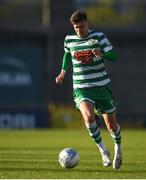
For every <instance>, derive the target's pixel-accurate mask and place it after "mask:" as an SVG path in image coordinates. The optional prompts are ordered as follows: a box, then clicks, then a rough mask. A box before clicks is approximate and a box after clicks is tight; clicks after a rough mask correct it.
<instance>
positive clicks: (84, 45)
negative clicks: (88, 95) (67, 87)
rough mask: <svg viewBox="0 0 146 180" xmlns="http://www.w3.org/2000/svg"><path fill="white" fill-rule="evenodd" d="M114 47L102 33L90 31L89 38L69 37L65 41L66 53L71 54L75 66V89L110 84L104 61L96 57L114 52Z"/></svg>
mask: <svg viewBox="0 0 146 180" xmlns="http://www.w3.org/2000/svg"><path fill="white" fill-rule="evenodd" d="M112 48H113V47H112V45H111V43H110V41H109V40H108V38H107V37H106V36H105V35H104V33H102V32H95V31H89V34H88V36H86V37H85V38H80V37H78V36H77V35H67V36H66V38H65V41H64V50H65V52H69V53H71V57H72V64H73V88H74V89H76V88H89V87H95V86H105V85H107V84H108V83H109V82H110V78H109V77H108V75H107V72H106V69H105V65H104V60H103V59H102V58H101V57H98V56H96V53H95V52H96V51H100V52H101V53H104V52H108V51H110V50H112Z"/></svg>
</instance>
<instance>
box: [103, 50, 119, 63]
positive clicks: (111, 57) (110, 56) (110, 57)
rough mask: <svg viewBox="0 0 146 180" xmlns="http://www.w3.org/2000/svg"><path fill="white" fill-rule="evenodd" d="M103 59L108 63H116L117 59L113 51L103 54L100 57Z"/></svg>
mask: <svg viewBox="0 0 146 180" xmlns="http://www.w3.org/2000/svg"><path fill="white" fill-rule="evenodd" d="M102 57H103V58H104V59H107V60H110V61H117V59H118V57H117V53H116V52H115V50H114V49H112V50H110V51H108V52H105V53H103V56H102Z"/></svg>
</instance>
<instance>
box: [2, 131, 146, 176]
mask: <svg viewBox="0 0 146 180" xmlns="http://www.w3.org/2000/svg"><path fill="white" fill-rule="evenodd" d="M101 134H102V137H103V139H104V141H105V143H106V145H107V147H108V149H109V150H110V152H111V157H112V158H113V142H112V140H111V137H110V135H109V134H108V132H107V131H105V130H104V129H102V130H101ZM122 140H123V166H122V168H121V169H120V170H113V169H112V167H107V168H105V167H103V166H102V161H101V156H100V154H99V151H98V150H97V147H96V145H95V144H94V142H93V141H92V140H91V138H90V137H89V135H88V133H87V131H86V130H85V129H80V130H65V129H64V130H53V129H45V130H1V131H0V178H1V179H8V178H13V179H101V178H102V179H109V178H111V179H141V178H146V130H123V131H122ZM66 147H73V148H75V149H76V150H77V151H78V152H79V153H80V162H79V164H78V166H76V167H75V168H73V169H64V168H63V167H61V166H60V165H59V163H58V154H59V152H60V151H61V150H62V149H63V148H66Z"/></svg>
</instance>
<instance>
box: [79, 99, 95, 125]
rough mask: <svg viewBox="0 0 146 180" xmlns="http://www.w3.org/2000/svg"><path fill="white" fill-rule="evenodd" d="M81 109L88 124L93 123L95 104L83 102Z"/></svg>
mask: <svg viewBox="0 0 146 180" xmlns="http://www.w3.org/2000/svg"><path fill="white" fill-rule="evenodd" d="M79 109H80V111H81V114H82V116H83V118H84V120H85V122H86V123H92V122H93V121H94V120H95V116H94V104H93V103H92V102H90V101H87V100H85V101H82V102H81V103H80V106H79Z"/></svg>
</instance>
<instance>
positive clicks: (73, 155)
mask: <svg viewBox="0 0 146 180" xmlns="http://www.w3.org/2000/svg"><path fill="white" fill-rule="evenodd" d="M79 158H80V157H79V153H78V152H77V151H76V150H75V149H73V148H65V149H63V150H62V151H61V152H60V153H59V163H60V165H61V166H62V167H64V168H74V167H75V166H76V165H77V164H78V163H79Z"/></svg>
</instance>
